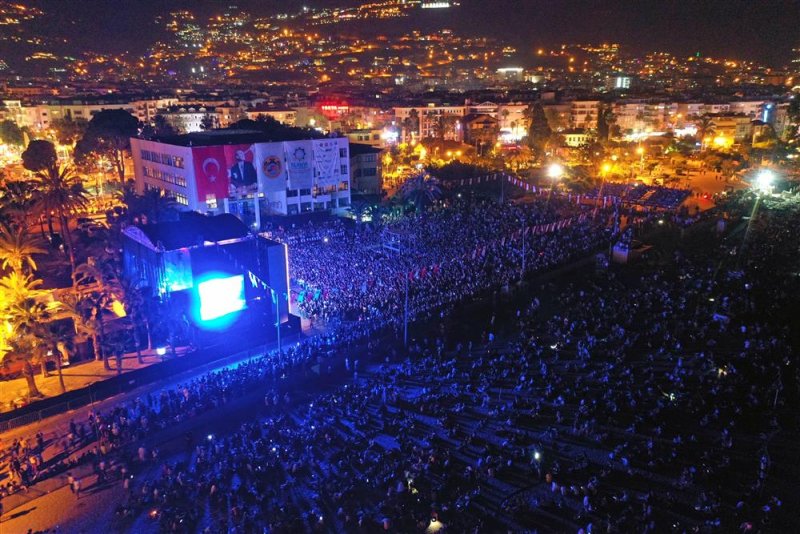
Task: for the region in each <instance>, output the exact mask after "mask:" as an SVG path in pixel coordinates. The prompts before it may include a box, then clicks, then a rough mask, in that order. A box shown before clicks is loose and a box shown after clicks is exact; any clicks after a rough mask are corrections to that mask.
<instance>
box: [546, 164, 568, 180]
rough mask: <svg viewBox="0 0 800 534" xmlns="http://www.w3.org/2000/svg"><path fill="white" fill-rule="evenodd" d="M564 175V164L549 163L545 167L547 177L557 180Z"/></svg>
mask: <svg viewBox="0 0 800 534" xmlns="http://www.w3.org/2000/svg"><path fill="white" fill-rule="evenodd" d="M563 175H564V166H563V165H561V164H560V163H551V164H550V165H549V166H548V167H547V177H548V178H550V179H552V180H558V179H559V178H561V177H562V176H563Z"/></svg>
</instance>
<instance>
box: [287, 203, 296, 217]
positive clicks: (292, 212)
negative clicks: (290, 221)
mask: <svg viewBox="0 0 800 534" xmlns="http://www.w3.org/2000/svg"><path fill="white" fill-rule="evenodd" d="M286 214H287V215H297V204H289V205H288V206H286Z"/></svg>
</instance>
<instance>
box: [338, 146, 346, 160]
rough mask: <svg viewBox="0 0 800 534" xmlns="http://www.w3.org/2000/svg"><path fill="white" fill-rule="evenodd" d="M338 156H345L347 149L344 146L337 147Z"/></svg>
mask: <svg viewBox="0 0 800 534" xmlns="http://www.w3.org/2000/svg"><path fill="white" fill-rule="evenodd" d="M339 157H340V158H346V157H347V149H346V148H340V149H339Z"/></svg>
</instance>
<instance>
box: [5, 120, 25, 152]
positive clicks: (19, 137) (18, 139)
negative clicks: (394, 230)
mask: <svg viewBox="0 0 800 534" xmlns="http://www.w3.org/2000/svg"><path fill="white" fill-rule="evenodd" d="M0 140H2V141H3V142H4V143H6V144H9V145H15V146H22V145H23V144H25V136H24V134H23V133H22V129H21V128H20V127H19V126H17V123H16V122H14V121H12V120H8V119H6V120H4V121H2V122H0Z"/></svg>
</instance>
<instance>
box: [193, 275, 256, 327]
mask: <svg viewBox="0 0 800 534" xmlns="http://www.w3.org/2000/svg"><path fill="white" fill-rule="evenodd" d="M197 294H198V296H199V297H200V320H201V321H212V320H214V319H218V318H220V317H223V316H225V315H228V314H231V313H234V312H237V311H241V310H243V309H244V308H245V306H246V302H245V299H244V276H242V275H238V276H229V277H226V278H211V279H209V280H206V281H205V282H201V283H199V284H197Z"/></svg>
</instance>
